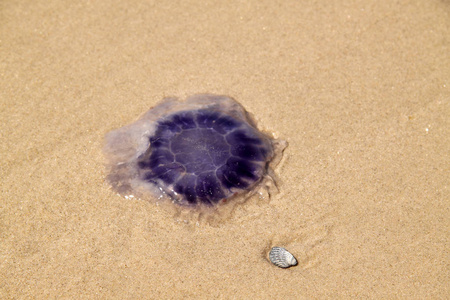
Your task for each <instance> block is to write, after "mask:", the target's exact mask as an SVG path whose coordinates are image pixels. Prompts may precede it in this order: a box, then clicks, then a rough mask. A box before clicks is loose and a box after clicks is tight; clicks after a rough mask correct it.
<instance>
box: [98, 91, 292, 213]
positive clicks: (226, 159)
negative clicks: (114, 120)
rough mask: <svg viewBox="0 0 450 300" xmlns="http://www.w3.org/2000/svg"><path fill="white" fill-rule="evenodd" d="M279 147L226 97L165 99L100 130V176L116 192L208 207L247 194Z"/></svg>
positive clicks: (250, 191) (257, 182) (241, 108)
mask: <svg viewBox="0 0 450 300" xmlns="http://www.w3.org/2000/svg"><path fill="white" fill-rule="evenodd" d="M279 144H280V143H279V142H277V141H276V140H274V139H272V138H270V137H269V136H268V135H266V134H264V133H262V132H260V131H259V130H258V129H257V128H256V125H255V123H254V121H253V120H252V118H251V117H250V116H249V114H248V113H247V112H246V111H245V109H244V108H243V107H242V106H241V105H240V104H239V103H237V102H236V101H235V100H233V99H232V98H230V97H227V96H220V95H211V94H200V95H194V96H191V97H188V98H187V99H186V100H185V101H179V100H178V99H177V98H165V99H163V101H162V102H161V103H159V104H158V105H156V106H155V107H153V108H151V109H150V110H149V111H147V112H146V113H145V114H144V115H143V116H142V117H141V118H140V119H139V120H137V121H136V122H134V123H132V124H130V125H127V126H124V127H122V128H119V129H117V130H114V131H111V132H109V133H108V134H107V135H106V137H105V145H104V153H105V155H106V158H107V161H108V163H107V169H108V170H107V171H108V175H107V181H108V182H109V183H110V184H111V186H112V188H113V189H114V190H115V191H116V192H118V193H119V194H121V195H124V196H134V197H140V198H155V199H160V200H162V201H164V200H166V199H168V200H171V201H172V202H173V203H175V204H178V205H180V206H186V207H201V206H203V207H205V206H207V207H216V206H217V205H219V204H221V203H224V202H232V201H233V199H235V198H236V197H242V196H245V195H248V194H251V193H252V191H254V190H255V188H256V187H257V186H259V185H260V184H261V182H263V181H264V178H266V177H267V174H268V172H269V163H270V162H271V161H273V160H274V157H275V156H276V154H281V153H280V152H282V149H283V148H284V146H283V147H279V146H277V145H279Z"/></svg>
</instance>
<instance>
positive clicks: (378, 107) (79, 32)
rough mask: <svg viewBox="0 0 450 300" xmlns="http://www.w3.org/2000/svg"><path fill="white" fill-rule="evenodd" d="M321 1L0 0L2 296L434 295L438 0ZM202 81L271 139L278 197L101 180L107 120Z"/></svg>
mask: <svg viewBox="0 0 450 300" xmlns="http://www.w3.org/2000/svg"><path fill="white" fill-rule="evenodd" d="M163 2H164V3H163ZM326 2H327V1H293V0H292V1H279V2H276V1H257V0H255V1H143V0H136V1H57V0H50V1H25V0H24V1H21V0H19V1H13V0H3V1H1V3H0V78H1V84H0V138H1V144H0V147H1V148H0V155H1V160H0V177H1V183H0V187H1V189H0V198H1V202H0V298H2V299H8V298H11V299H12V298H17V299H19V298H41V299H42V298H62V297H64V298H80V297H81V298H103V299H111V298H120V299H123V298H128V299H132V298H134V299H139V298H142V299H169V298H173V299H179V298H200V299H206V298H210V299H213V298H220V299H233V298H234V299H269V298H272V299H273V298H277V299H301V298H356V297H358V298H404V299H411V298H422V299H423V298H428V299H437V298H441V299H444V298H448V297H449V293H450V292H449V285H450V284H449V278H450V276H449V275H450V274H449V273H450V272H449V262H450V261H449V250H448V249H449V245H448V239H449V223H450V222H449V220H450V213H449V200H450V195H449V190H448V188H449V177H450V175H449V171H450V158H449V149H450V142H449V139H450V133H449V128H450V124H449V123H450V122H449V120H450V90H449V89H450V82H449V78H450V55H449V53H450V49H449V44H450V42H449V37H450V4H449V2H448V1H437V0H418V1H406V0H405V1H388V0H386V1H341V0H339V1H328V2H329V3H333V4H325V3H326ZM206 92H207V93H217V94H225V95H230V96H232V97H234V98H235V99H237V100H238V101H239V102H240V103H241V104H243V105H244V107H245V108H246V109H247V110H248V111H250V112H251V113H252V114H253V115H254V116H255V117H256V119H257V121H258V124H259V126H260V127H261V128H262V129H264V130H267V131H270V132H273V133H274V135H275V136H276V137H279V138H282V139H285V140H287V141H288V143H289V146H288V148H287V149H286V151H285V156H284V158H283V160H282V161H281V164H280V165H279V166H278V168H277V169H276V172H277V174H278V176H279V178H280V180H281V183H280V186H279V188H280V193H279V194H277V195H274V196H272V197H271V198H270V199H267V198H261V197H258V196H254V197H252V198H250V199H248V201H247V202H245V203H244V204H241V205H238V206H237V207H236V209H235V210H234V211H233V213H232V214H231V215H229V216H228V217H226V218H223V219H222V220H221V221H220V222H215V223H208V222H205V221H204V219H203V218H200V219H199V222H196V221H195V220H192V219H189V218H187V219H186V218H185V216H183V215H178V216H174V215H173V214H172V213H171V212H170V210H167V209H165V208H164V207H163V206H157V205H156V204H155V203H152V202H148V201H143V200H138V199H124V198H122V197H120V196H118V195H116V194H115V193H113V192H112V191H111V189H110V188H109V186H108V185H107V184H106V183H105V180H104V179H105V176H106V174H105V169H104V157H103V155H102V151H101V148H102V143H103V137H104V135H105V133H106V132H108V131H110V130H112V129H115V128H118V127H121V126H123V125H125V124H128V123H130V122H132V121H134V120H136V118H138V116H139V115H140V114H141V113H143V112H145V111H146V110H147V109H148V108H150V107H151V106H152V105H154V104H155V103H157V102H158V101H160V100H161V99H162V98H163V97H165V96H178V97H185V96H187V95H190V94H195V93H206ZM185 220H188V221H189V222H185ZM272 246H284V247H286V248H288V249H289V250H290V251H291V252H292V253H293V254H294V255H295V256H296V257H297V259H298V261H299V265H298V266H296V267H293V268H290V269H287V270H283V269H279V268H277V267H275V266H273V265H271V264H270V263H269V262H268V261H267V259H266V255H267V252H268V251H269V249H270V247H272Z"/></svg>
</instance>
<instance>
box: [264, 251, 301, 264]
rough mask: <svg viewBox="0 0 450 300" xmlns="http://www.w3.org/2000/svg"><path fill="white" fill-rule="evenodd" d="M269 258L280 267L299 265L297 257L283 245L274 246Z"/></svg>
mask: <svg viewBox="0 0 450 300" xmlns="http://www.w3.org/2000/svg"><path fill="white" fill-rule="evenodd" d="M269 259H270V261H271V262H272V263H273V264H274V265H275V266H277V267H280V268H289V267H292V266H296V265H297V260H296V259H295V257H294V256H293V255H292V254H291V253H290V252H289V251H287V250H286V249H284V248H281V247H273V248H272V249H271V250H270V253H269Z"/></svg>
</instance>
